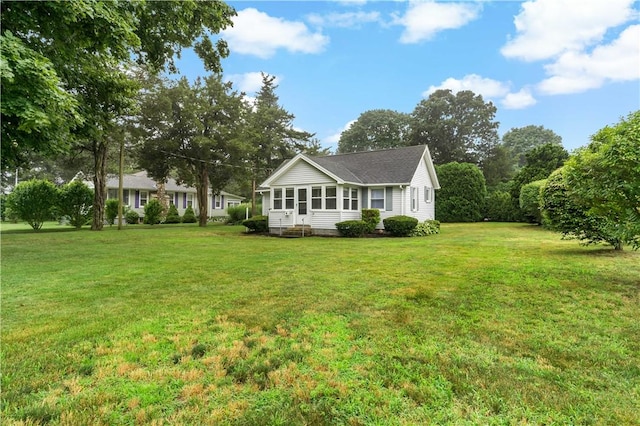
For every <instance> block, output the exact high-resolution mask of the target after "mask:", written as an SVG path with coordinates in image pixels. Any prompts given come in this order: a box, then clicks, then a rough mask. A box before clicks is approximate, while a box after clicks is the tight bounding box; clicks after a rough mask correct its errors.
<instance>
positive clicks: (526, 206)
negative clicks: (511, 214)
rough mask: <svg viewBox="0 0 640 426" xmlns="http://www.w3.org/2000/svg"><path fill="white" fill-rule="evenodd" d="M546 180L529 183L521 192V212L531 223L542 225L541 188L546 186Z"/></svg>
mask: <svg viewBox="0 0 640 426" xmlns="http://www.w3.org/2000/svg"><path fill="white" fill-rule="evenodd" d="M545 182H546V180H544V179H542V180H537V181H535V182H531V183H528V184H526V185H524V186H523V187H522V189H521V190H520V199H519V203H520V211H521V212H522V215H523V217H524V218H525V220H527V221H528V222H529V223H537V224H541V223H542V215H541V212H540V202H541V201H540V188H541V187H542V186H543V185H544V184H545Z"/></svg>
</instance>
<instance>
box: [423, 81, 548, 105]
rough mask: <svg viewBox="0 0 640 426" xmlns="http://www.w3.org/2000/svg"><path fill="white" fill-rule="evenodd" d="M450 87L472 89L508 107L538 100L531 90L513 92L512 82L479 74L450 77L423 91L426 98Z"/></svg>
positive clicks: (454, 91) (458, 89)
mask: <svg viewBox="0 0 640 426" xmlns="http://www.w3.org/2000/svg"><path fill="white" fill-rule="evenodd" d="M440 89H450V90H451V91H452V92H453V93H458V92H460V91H462V90H470V91H472V92H473V93H475V94H478V95H482V98H483V99H484V100H485V101H487V100H496V99H497V100H500V103H501V104H502V105H503V106H504V107H505V108H507V109H522V108H527V107H530V106H532V105H535V104H536V100H535V98H534V97H533V95H532V94H531V90H530V89H528V88H523V89H521V90H520V91H519V92H515V93H513V92H511V83H510V82H504V81H498V80H493V79H491V78H485V77H482V76H479V75H477V74H468V75H465V76H464V77H462V79H460V80H459V79H456V78H453V77H450V78H448V79H446V80H445V81H443V82H442V83H440V84H439V85H438V86H430V87H429V89H427V90H425V91H424V92H423V93H422V96H424V97H425V98H426V97H428V96H429V95H431V94H432V93H433V92H435V91H436V90H440Z"/></svg>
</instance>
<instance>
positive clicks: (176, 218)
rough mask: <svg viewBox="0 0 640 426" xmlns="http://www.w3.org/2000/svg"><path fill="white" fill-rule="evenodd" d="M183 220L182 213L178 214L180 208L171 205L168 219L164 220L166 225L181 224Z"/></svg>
mask: <svg viewBox="0 0 640 426" xmlns="http://www.w3.org/2000/svg"><path fill="white" fill-rule="evenodd" d="M180 222H182V219H180V213H178V208H177V207H176V206H175V205H174V204H173V203H171V204H170V205H169V210H168V211H167V217H166V218H165V219H164V223H180Z"/></svg>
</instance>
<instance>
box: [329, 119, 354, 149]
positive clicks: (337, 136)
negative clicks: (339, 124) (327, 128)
mask: <svg viewBox="0 0 640 426" xmlns="http://www.w3.org/2000/svg"><path fill="white" fill-rule="evenodd" d="M355 122H356V120H351V121H349V122H348V123H347V124H345V125H344V127H343V128H342V129H340V130H338V131H337V132H336V133H334V134H332V135H331V136H327V137H326V138H324V139H323V141H322V142H323V143H324V144H325V145H330V146H334V145H338V142H339V141H340V136H342V132H344V131H345V130H349V127H351V125H352V124H353V123H355Z"/></svg>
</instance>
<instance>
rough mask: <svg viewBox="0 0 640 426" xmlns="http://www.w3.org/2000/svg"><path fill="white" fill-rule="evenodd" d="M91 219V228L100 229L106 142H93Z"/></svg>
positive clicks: (105, 176)
mask: <svg viewBox="0 0 640 426" xmlns="http://www.w3.org/2000/svg"><path fill="white" fill-rule="evenodd" d="M93 160H94V172H95V173H94V175H93V191H94V192H93V221H92V223H91V229H92V230H93V231H101V230H102V227H103V226H104V204H105V200H106V198H107V144H106V143H105V142H104V141H101V142H94V143H93Z"/></svg>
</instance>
